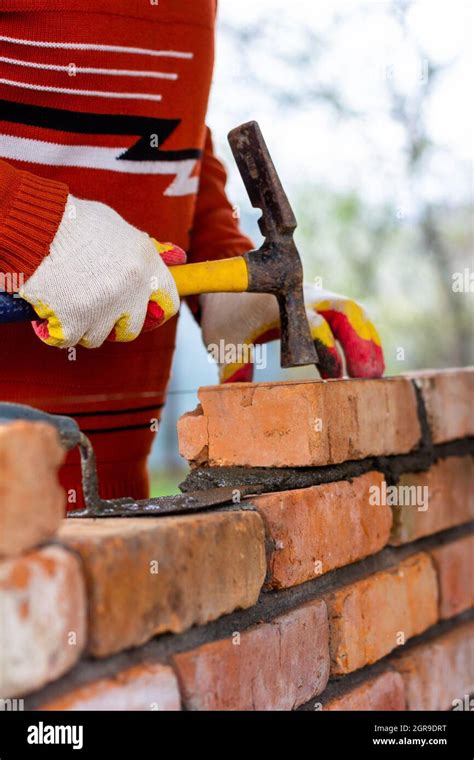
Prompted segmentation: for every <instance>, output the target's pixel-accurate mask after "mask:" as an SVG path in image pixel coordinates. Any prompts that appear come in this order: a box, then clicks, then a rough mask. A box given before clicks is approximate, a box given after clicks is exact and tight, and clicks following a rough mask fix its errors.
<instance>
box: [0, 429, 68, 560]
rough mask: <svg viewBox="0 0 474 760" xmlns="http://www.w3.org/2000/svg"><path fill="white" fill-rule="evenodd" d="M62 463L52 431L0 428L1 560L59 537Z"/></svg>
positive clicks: (60, 449) (63, 502)
mask: <svg viewBox="0 0 474 760" xmlns="http://www.w3.org/2000/svg"><path fill="white" fill-rule="evenodd" d="M63 459H64V450H63V449H62V447H61V444H60V443H59V438H58V435H57V433H56V431H55V430H54V428H52V427H51V426H50V425H45V424H44V423H41V422H23V421H19V422H12V423H11V424H8V425H0V557H2V556H3V557H12V556H14V555H15V554H19V553H20V552H22V551H25V550H27V549H31V548H33V547H35V546H37V545H38V544H41V543H43V542H44V541H46V540H47V539H48V538H50V537H51V536H53V535H54V533H55V532H56V531H57V529H58V527H59V525H60V523H61V519H62V518H63V516H64V511H65V494H64V491H63V489H62V488H61V486H60V485H59V481H58V467H59V465H60V464H61V463H62V461H63Z"/></svg>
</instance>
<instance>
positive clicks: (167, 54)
mask: <svg viewBox="0 0 474 760" xmlns="http://www.w3.org/2000/svg"><path fill="white" fill-rule="evenodd" d="M0 42H11V43H12V44H14V45H29V46H31V47H42V48H59V49H62V50H98V51H104V52H108V53H131V54H134V55H152V56H157V57H161V58H186V59H191V58H193V57H194V54H193V53H185V52H183V51H181V50H151V49H149V48H139V47H122V46H120V45H96V44H94V43H88V42H44V41H41V40H21V39H17V38H15V37H5V36H4V35H3V34H1V35H0Z"/></svg>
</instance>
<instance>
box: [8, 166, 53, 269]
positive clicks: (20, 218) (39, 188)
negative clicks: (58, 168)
mask: <svg viewBox="0 0 474 760" xmlns="http://www.w3.org/2000/svg"><path fill="white" fill-rule="evenodd" d="M5 166H6V165H5V164H3V165H2V167H0V168H1V169H2V171H0V174H1V177H0V271H3V272H6V273H9V272H10V273H19V274H20V275H22V276H23V278H24V279H25V280H27V279H28V277H30V276H31V275H32V274H33V272H34V271H35V270H36V269H37V267H38V266H39V265H40V264H41V262H42V260H43V259H44V257H45V256H47V255H48V253H49V248H50V245H51V242H52V240H53V238H54V236H55V234H56V232H57V229H58V227H59V224H60V222H61V219H62V216H63V214H64V209H65V206H66V201H67V196H68V188H67V186H66V185H64V184H63V183H62V182H55V181H54V180H50V179H43V178H42V177H37V176H35V175H34V174H30V173H29V172H25V171H19V170H17V169H15V168H13V167H11V166H8V169H7V170H6V171H5V172H4V171H3V169H4V167H5Z"/></svg>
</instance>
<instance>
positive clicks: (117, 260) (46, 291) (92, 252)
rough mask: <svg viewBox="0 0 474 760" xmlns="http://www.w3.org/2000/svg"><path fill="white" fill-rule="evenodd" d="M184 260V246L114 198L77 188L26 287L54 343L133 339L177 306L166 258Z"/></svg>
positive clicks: (38, 325)
mask: <svg viewBox="0 0 474 760" xmlns="http://www.w3.org/2000/svg"><path fill="white" fill-rule="evenodd" d="M72 212H73V213H72ZM185 260H186V254H185V253H184V251H182V250H181V248H178V247H177V246H174V245H172V244H171V243H166V244H160V243H157V242H156V241H153V240H152V238H150V237H149V235H147V234H146V233H145V232H141V231H140V230H138V229H136V227H133V226H132V225H131V224H129V223H128V222H126V221H125V219H123V218H122V217H121V216H120V215H119V214H117V213H116V212H115V211H114V210H113V209H112V208H110V207H109V206H106V205H104V204H103V203H97V202H95V201H87V200H80V199H79V198H74V197H73V196H71V195H70V196H69V197H68V203H67V205H66V211H65V213H64V216H63V218H62V220H61V223H60V225H59V227H58V230H57V232H56V235H55V237H54V239H53V241H52V243H51V246H50V251H49V254H48V256H46V257H45V258H44V259H43V261H42V262H41V264H40V265H39V267H38V268H37V269H36V271H35V272H34V273H33V274H32V275H31V277H29V278H28V280H26V282H25V283H24V285H23V286H22V288H21V289H20V290H19V294H20V296H21V297H22V298H24V299H26V300H27V301H29V303H30V304H31V305H32V306H33V308H34V310H35V311H36V313H37V314H38V316H39V317H40V318H41V321H38V322H33V328H34V330H35V332H36V334H37V335H38V337H39V338H41V340H43V341H44V342H45V343H47V344H48V345H50V346H58V347H61V348H65V347H68V346H75V345H77V344H79V345H81V346H85V347H86V348H96V347H97V346H100V345H101V344H102V343H103V342H104V341H105V340H106V339H107V338H109V339H110V340H116V341H120V342H127V341H131V340H134V338H136V337H137V336H138V335H139V334H140V332H141V331H142V329H143V328H144V329H152V328H153V327H157V326H158V325H161V324H163V323H164V322H166V320H168V319H170V317H172V316H173V315H174V314H176V312H177V311H178V309H179V296H178V292H177V290H176V286H175V283H174V280H173V277H172V275H171V273H170V272H169V270H168V268H167V266H166V264H182V263H184V261H185Z"/></svg>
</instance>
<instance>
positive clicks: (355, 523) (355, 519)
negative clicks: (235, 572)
mask: <svg viewBox="0 0 474 760" xmlns="http://www.w3.org/2000/svg"><path fill="white" fill-rule="evenodd" d="M382 482H383V476H382V475H381V474H380V473H377V472H370V473H367V474H365V475H361V476H360V477H358V478H354V479H353V480H351V481H341V482H337V483H327V484H325V485H320V486H313V487H311V488H301V489H298V490H296V491H282V492H279V493H270V494H265V495H264V496H259V497H256V498H253V499H252V504H254V505H255V506H256V507H257V510H258V511H259V512H260V514H261V515H262V517H263V520H264V523H265V528H266V531H267V536H268V537H269V538H271V540H272V544H273V547H274V549H273V551H272V552H271V555H270V557H269V585H270V586H272V587H273V588H287V587H288V586H295V585H297V584H298V583H304V582H305V581H307V580H310V579H312V578H315V577H316V576H317V575H322V574H324V573H327V572H329V571H330V570H333V569H334V568H336V567H341V566H342V565H348V564H350V563H351V562H356V561H357V560H359V559H362V557H366V556H367V555H368V554H374V553H375V552H378V551H380V549H382V547H383V546H385V544H386V543H387V541H388V538H389V534H390V528H391V524H392V513H391V510H390V507H387V506H386V505H381V506H371V505H370V504H369V496H370V490H369V489H371V488H372V487H375V488H380V486H381V484H382Z"/></svg>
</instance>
